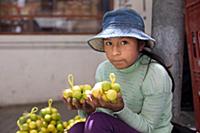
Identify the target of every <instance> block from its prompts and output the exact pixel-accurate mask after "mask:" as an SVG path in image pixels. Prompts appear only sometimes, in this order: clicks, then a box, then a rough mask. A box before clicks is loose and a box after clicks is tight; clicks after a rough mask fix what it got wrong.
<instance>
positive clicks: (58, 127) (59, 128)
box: [56, 123, 64, 131]
mask: <svg viewBox="0 0 200 133" xmlns="http://www.w3.org/2000/svg"><path fill="white" fill-rule="evenodd" d="M56 128H57V130H58V131H63V130H64V128H63V125H62V124H61V123H60V124H58V125H57V126H56Z"/></svg>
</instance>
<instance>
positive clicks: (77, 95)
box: [72, 90, 82, 100]
mask: <svg viewBox="0 0 200 133" xmlns="http://www.w3.org/2000/svg"><path fill="white" fill-rule="evenodd" d="M72 97H73V98H76V99H78V100H80V99H81V97H82V93H81V91H80V90H73V92H72Z"/></svg>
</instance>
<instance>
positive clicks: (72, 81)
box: [68, 74, 74, 88]
mask: <svg viewBox="0 0 200 133" xmlns="http://www.w3.org/2000/svg"><path fill="white" fill-rule="evenodd" d="M68 83H69V85H70V87H71V88H73V86H74V77H73V75H72V74H69V75H68Z"/></svg>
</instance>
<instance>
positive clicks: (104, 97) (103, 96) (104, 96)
mask: <svg viewBox="0 0 200 133" xmlns="http://www.w3.org/2000/svg"><path fill="white" fill-rule="evenodd" d="M102 99H103V100H104V101H105V102H108V101H109V100H108V98H107V96H106V94H103V95H102Z"/></svg>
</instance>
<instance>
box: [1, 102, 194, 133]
mask: <svg viewBox="0 0 200 133" xmlns="http://www.w3.org/2000/svg"><path fill="white" fill-rule="evenodd" d="M47 106H48V103H47V102H46V103H35V104H27V105H14V106H7V107H0V133H16V131H17V130H18V127H17V124H16V122H17V120H18V118H19V117H20V116H21V115H22V114H23V113H24V112H30V111H31V109H32V108H33V107H38V108H39V109H41V108H44V107H47ZM52 106H53V107H55V108H57V109H58V112H59V113H60V114H61V117H62V120H63V121H66V120H69V119H70V118H73V117H74V116H75V115H76V114H77V112H76V111H70V110H68V109H67V108H66V106H65V104H64V103H63V101H54V102H53V104H52ZM180 115H181V117H180V119H181V123H180V124H181V125H183V126H187V127H189V128H191V129H195V121H194V112H192V111H183V112H181V114H180Z"/></svg>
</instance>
